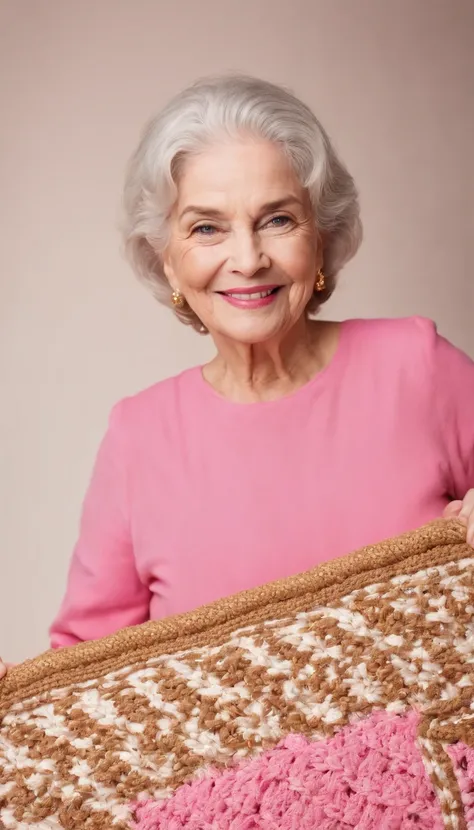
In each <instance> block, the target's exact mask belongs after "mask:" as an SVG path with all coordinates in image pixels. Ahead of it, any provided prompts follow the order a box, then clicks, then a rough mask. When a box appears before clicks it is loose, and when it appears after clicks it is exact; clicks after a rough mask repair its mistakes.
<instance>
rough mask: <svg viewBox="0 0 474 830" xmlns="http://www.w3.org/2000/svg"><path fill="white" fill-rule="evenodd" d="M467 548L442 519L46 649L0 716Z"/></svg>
mask: <svg viewBox="0 0 474 830" xmlns="http://www.w3.org/2000/svg"><path fill="white" fill-rule="evenodd" d="M470 551H471V548H469V547H468V546H467V545H466V543H465V527H464V525H462V524H461V523H460V522H458V521H456V520H453V521H445V520H439V521H436V522H433V523H431V524H429V525H426V526H425V527H423V528H420V529H419V530H416V531H414V532H412V533H406V534H404V535H402V536H400V537H398V538H396V539H392V540H388V541H387V542H382V543H379V544H377V545H370V546H368V547H365V548H363V549H362V550H360V551H357V552H355V553H352V554H349V555H348V556H346V557H343V558H341V559H336V560H332V561H330V562H326V563H323V564H321V565H319V566H318V567H316V568H314V569H312V570H310V571H308V572H306V573H304V574H299V575H297V576H294V577H290V578H287V579H283V580H279V581H277V582H273V583H269V584H267V585H264V586H262V587H259V588H254V589H251V590H248V591H244V592H242V593H240V594H236V595H234V596H232V597H229V598H225V599H222V600H218V601H217V602H214V603H212V604H210V605H207V606H205V607H203V608H199V609H197V610H196V611H191V612H189V613H186V614H181V615H177V616H175V617H171V618H168V619H165V620H158V621H152V622H149V623H146V624H145V625H140V626H136V627H131V628H127V629H124V630H122V631H119V632H118V633H116V634H112V635H110V636H109V637H105V638H104V639H101V640H96V641H92V642H88V643H81V644H80V645H77V646H75V647H74V648H67V649H61V650H59V651H48V652H45V653H44V654H43V655H41V656H39V657H37V658H35V659H33V660H29V661H26V662H25V663H23V664H22V665H20V666H18V667H16V668H14V669H12V670H11V671H10V672H9V673H8V675H7V677H6V678H5V680H4V681H2V683H0V716H1V715H2V713H3V712H5V711H6V710H7V709H8V707H9V705H10V704H11V702H12V701H18V700H20V699H26V698H29V697H31V696H32V695H38V694H41V693H42V692H45V691H48V690H50V689H54V688H58V687H62V686H63V685H69V684H70V683H74V682H78V681H86V680H88V679H90V678H93V677H96V676H97V675H98V674H105V673H108V672H111V671H117V670H119V669H121V668H124V667H125V666H127V665H130V663H131V662H133V663H139V662H140V661H144V662H145V661H146V660H147V659H148V658H149V657H150V656H152V655H153V656H156V657H157V656H160V655H162V654H167V653H168V652H172V653H173V652H176V651H181V650H188V649H192V648H195V647H196V648H197V647H200V646H202V645H213V644H215V645H217V644H219V643H221V642H222V641H223V640H225V638H226V637H227V636H228V634H229V632H231V631H233V630H235V629H236V628H238V627H239V626H240V625H241V624H245V625H246V626H247V625H253V624H256V623H259V622H261V621H263V620H266V619H276V618H281V617H282V616H286V615H287V614H289V613H291V612H295V611H298V610H301V609H303V608H305V607H307V606H308V603H309V602H314V601H316V600H317V601H318V602H320V603H326V602H330V601H333V600H334V599H335V598H337V597H338V596H342V595H344V594H347V593H349V592H351V591H354V590H357V589H360V588H363V587H365V586H366V585H368V584H370V583H372V582H377V581H378V580H379V579H380V578H382V577H383V578H384V579H387V578H391V577H392V576H393V575H396V574H397V573H398V572H399V571H400V566H403V567H402V570H403V573H410V572H414V571H415V570H417V569H419V568H424V567H429V566H433V565H438V564H442V563H443V562H446V561H449V560H453V561H454V560H455V559H460V558H462V557H463V556H466V554H468V553H469V552H470Z"/></svg>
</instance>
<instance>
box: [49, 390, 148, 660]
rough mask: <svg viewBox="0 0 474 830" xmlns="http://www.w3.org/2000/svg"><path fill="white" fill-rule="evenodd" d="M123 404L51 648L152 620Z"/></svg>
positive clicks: (113, 422) (101, 458) (100, 460)
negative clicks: (136, 537)
mask: <svg viewBox="0 0 474 830" xmlns="http://www.w3.org/2000/svg"><path fill="white" fill-rule="evenodd" d="M119 413H120V404H119V405H118V406H117V407H115V409H114V410H113V411H112V415H111V418H110V423H109V428H108V431H107V433H106V435H105V438H104V439H103V441H102V444H101V446H100V449H99V452H98V455H97V459H96V462H95V467H94V472H93V475H92V480H91V482H90V485H89V488H88V491H87V494H86V497H85V500H84V505H83V510H82V518H81V525H80V533H79V539H78V542H77V544H76V547H75V550H74V553H73V557H72V561H71V564H70V568H69V576H68V583H67V589H66V594H65V597H64V600H63V603H62V606H61V609H60V611H59V614H58V616H57V618H56V620H55V621H54V623H53V625H52V626H51V629H50V637H51V645H52V647H53V648H58V647H61V646H70V645H74V644H75V643H78V642H81V641H83V640H95V639H98V638H99V637H104V636H106V635H107V634H110V633H112V632H114V631H117V630H118V629H120V628H124V627H126V626H130V625H137V624H139V623H142V622H145V621H146V620H148V618H149V602H150V594H149V590H148V588H147V587H146V586H145V585H144V584H143V583H142V582H141V581H140V578H139V575H138V573H137V569H136V567H135V559H134V553H133V545H132V540H131V535H130V523H129V520H128V516H127V488H126V470H125V457H124V456H125V454H124V451H123V447H122V446H121V441H120V437H121V436H120V424H119V420H120V417H119Z"/></svg>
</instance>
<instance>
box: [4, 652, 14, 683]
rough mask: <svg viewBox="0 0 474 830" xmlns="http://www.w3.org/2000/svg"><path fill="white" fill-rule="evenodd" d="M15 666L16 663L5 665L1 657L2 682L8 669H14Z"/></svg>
mask: <svg viewBox="0 0 474 830" xmlns="http://www.w3.org/2000/svg"><path fill="white" fill-rule="evenodd" d="M14 665H15V664H14V663H4V662H3V660H2V658H1V657H0V680H3V678H4V677H5V675H6V673H7V671H8V669H11V668H13V666H14Z"/></svg>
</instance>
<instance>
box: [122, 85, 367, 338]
mask: <svg viewBox="0 0 474 830" xmlns="http://www.w3.org/2000/svg"><path fill="white" fill-rule="evenodd" d="M242 133H246V134H249V133H250V134H253V135H256V136H258V137H260V138H263V139H265V140H267V141H270V142H273V143H275V144H277V145H278V146H279V147H281V148H282V150H283V151H284V152H285V154H286V155H287V157H288V158H289V160H290V162H291V164H292V165H293V167H294V170H295V172H296V174H297V176H298V177H299V180H300V181H301V183H302V185H303V186H304V187H305V188H306V189H307V191H308V194H309V196H310V200H311V204H312V207H313V213H314V221H315V227H316V229H317V230H318V232H319V233H320V234H321V237H322V239H323V268H322V270H323V273H324V276H325V280H326V286H325V289H324V290H323V291H321V292H318V293H315V294H314V295H313V298H312V299H311V300H310V302H309V304H308V307H307V313H308V314H310V315H312V314H315V313H316V312H317V310H318V308H319V306H320V305H321V304H322V303H324V302H325V301H326V300H327V299H328V298H329V297H330V296H331V294H332V292H333V291H334V288H335V284H336V277H337V275H338V273H339V271H340V270H341V268H342V267H343V266H344V265H345V264H346V262H348V260H350V259H351V258H352V257H353V256H354V254H355V253H356V251H357V249H358V247H359V245H360V243H361V239H362V225H361V221H360V215H359V202H358V195H357V190H356V187H355V184H354V180H353V178H352V176H351V175H350V174H349V172H348V171H347V169H346V168H345V166H344V165H343V164H342V162H341V161H340V159H339V158H338V156H337V154H336V152H335V150H334V148H333V147H332V145H331V142H330V140H329V137H328V135H327V133H326V131H325V130H324V128H323V127H322V126H321V124H320V123H319V121H318V119H317V118H316V116H315V115H314V114H313V113H312V111H311V110H310V109H309V107H307V106H306V105H305V104H304V103H303V102H302V101H300V100H299V99H298V98H296V97H295V96H294V95H293V94H292V93H291V92H289V91H288V90H286V89H284V88H283V87H280V86H276V85H275V84H272V83H269V82H268V81H263V80H260V79H258V78H252V77H246V76H241V75H230V76H224V77H222V76H219V77H213V78H206V79H204V80H201V81H198V82H197V83H195V84H193V85H192V86H190V87H188V88H187V89H185V90H184V91H183V92H181V93H179V94H178V95H176V96H175V97H174V98H173V99H172V100H171V101H170V102H169V103H168V104H167V106H165V108H164V109H163V110H162V111H161V112H160V113H159V114H158V115H157V116H156V117H155V118H153V119H152V120H151V121H150V122H149V123H148V125H147V127H146V128H145V130H144V132H143V135H142V137H141V140H140V142H139V144H138V147H137V149H136V151H135V153H134V154H133V156H132V158H131V159H130V162H129V165H128V169H127V174H126V180H125V188H124V219H123V225H122V232H123V242H124V248H125V252H126V254H127V256H128V258H129V259H130V261H131V263H132V266H133V268H134V270H135V272H136V273H137V275H138V276H139V277H140V278H141V279H142V280H143V281H144V282H145V283H146V284H147V285H148V286H149V287H150V288H151V290H152V292H153V294H154V296H155V297H156V298H157V299H158V300H159V301H160V302H161V303H163V304H164V305H167V306H169V307H172V303H171V289H170V286H169V283H168V281H167V279H166V277H165V275H164V272H163V264H162V260H161V256H160V251H163V250H164V247H165V245H166V241H167V238H168V219H169V216H170V211H171V209H172V207H173V204H174V202H175V199H176V195H177V184H178V178H179V174H180V171H181V170H182V168H183V162H184V161H185V160H186V157H187V156H189V155H190V154H196V153H199V152H200V151H202V150H203V149H204V148H205V147H206V146H209V145H210V144H212V143H213V142H214V141H216V140H218V139H219V136H222V135H223V134H226V135H228V136H235V137H238V135H239V134H242ZM176 313H177V315H178V317H179V318H180V320H182V322H184V323H187V324H188V325H192V326H193V327H194V328H195V329H196V330H197V331H200V332H203V331H205V329H203V326H202V323H201V321H200V320H199V319H198V317H197V316H196V314H195V313H194V311H193V310H192V309H191V308H189V306H188V305H185V306H184V308H183V309H178V310H177V311H176Z"/></svg>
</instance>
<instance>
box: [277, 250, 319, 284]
mask: <svg viewBox="0 0 474 830" xmlns="http://www.w3.org/2000/svg"><path fill="white" fill-rule="evenodd" d="M274 261H275V263H277V264H278V266H279V268H281V270H282V271H284V272H285V273H286V274H287V276H288V277H289V278H290V280H291V281H292V282H293V283H294V284H295V285H296V284H297V285H299V286H301V287H302V288H303V287H304V286H305V285H308V286H309V285H312V283H313V282H314V280H315V277H316V271H317V267H316V250H315V247H314V244H313V243H312V241H311V240H302V239H298V238H296V239H294V240H292V241H291V244H287V245H281V246H279V247H278V248H277V249H275V251H274Z"/></svg>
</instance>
